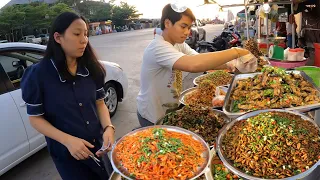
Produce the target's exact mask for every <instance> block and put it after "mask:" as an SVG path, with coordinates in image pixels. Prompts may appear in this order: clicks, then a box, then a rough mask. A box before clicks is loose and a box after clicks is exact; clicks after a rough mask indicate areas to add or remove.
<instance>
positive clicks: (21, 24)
mask: <svg viewBox="0 0 320 180" xmlns="http://www.w3.org/2000/svg"><path fill="white" fill-rule="evenodd" d="M66 11H72V9H71V8H70V7H69V6H68V5H66V4H63V3H57V4H55V5H54V6H52V7H49V6H48V4H45V3H31V4H27V5H14V6H9V7H7V8H4V9H2V11H1V12H0V34H8V33H10V34H11V37H14V38H11V39H12V40H13V41H15V40H17V38H18V36H23V34H30V33H31V34H35V35H36V34H37V32H38V33H39V30H40V29H42V28H43V29H47V28H49V26H50V24H51V22H52V21H53V19H54V18H55V17H56V16H58V15H59V14H61V13H62V12H66ZM14 31H15V34H14ZM18 32H19V33H18ZM18 34H19V35H18Z"/></svg>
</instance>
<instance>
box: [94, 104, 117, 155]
mask: <svg viewBox="0 0 320 180" xmlns="http://www.w3.org/2000/svg"><path fill="white" fill-rule="evenodd" d="M96 105H97V110H98V115H99V119H100V123H101V126H102V128H103V129H104V130H105V132H103V143H104V146H107V145H108V144H109V143H110V146H109V148H108V150H107V151H110V150H111V148H112V145H113V143H114V133H115V131H114V129H113V128H111V127H108V128H107V129H105V128H106V127H107V126H108V125H112V123H111V120H110V114H109V110H108V108H107V106H106V104H105V103H104V100H103V99H102V100H97V101H96ZM104 153H105V152H101V151H98V152H96V155H97V156H101V155H103V154H104Z"/></svg>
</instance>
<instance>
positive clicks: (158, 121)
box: [155, 109, 231, 150]
mask: <svg viewBox="0 0 320 180" xmlns="http://www.w3.org/2000/svg"><path fill="white" fill-rule="evenodd" d="M179 111H182V109H180V110H177V111H175V112H179ZM211 111H213V112H214V113H215V114H218V115H221V116H222V118H223V119H224V121H225V125H224V126H226V124H228V123H229V122H230V121H231V119H230V118H229V117H228V116H226V115H225V114H224V113H223V112H222V111H220V110H217V109H211ZM171 113H174V112H171ZM167 115H168V114H167ZM167 115H165V116H164V117H162V118H160V119H158V120H157V121H156V123H155V125H163V123H164V122H163V121H164V118H165V117H166V116H167ZM171 126H172V125H171ZM222 129H223V128H222ZM220 130H221V129H220ZM218 134H219V132H218ZM207 143H208V142H207ZM208 144H209V143H208ZM209 147H210V149H211V150H212V149H213V148H214V145H212V144H209Z"/></svg>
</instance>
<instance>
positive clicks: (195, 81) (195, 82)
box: [193, 73, 234, 86]
mask: <svg viewBox="0 0 320 180" xmlns="http://www.w3.org/2000/svg"><path fill="white" fill-rule="evenodd" d="M209 74H210V73H208V74H203V75H201V76H198V77H196V78H194V80H193V84H194V85H196V86H199V84H198V83H197V80H198V79H199V78H202V77H204V76H208V75H209ZM230 75H231V76H232V77H233V76H234V75H233V74H230ZM229 84H230V83H229ZM229 84H223V85H221V86H228V85H229Z"/></svg>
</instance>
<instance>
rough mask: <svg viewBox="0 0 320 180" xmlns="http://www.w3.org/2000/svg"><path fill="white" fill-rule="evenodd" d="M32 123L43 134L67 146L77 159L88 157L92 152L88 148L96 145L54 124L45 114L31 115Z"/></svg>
mask: <svg viewBox="0 0 320 180" xmlns="http://www.w3.org/2000/svg"><path fill="white" fill-rule="evenodd" d="M29 120H30V124H31V125H32V127H33V128H35V129H36V130H37V131H39V132H40V133H41V134H43V135H45V136H47V137H49V138H51V139H53V140H56V141H58V142H59V143H61V144H63V145H64V146H66V147H67V148H68V150H69V152H70V154H71V155H72V156H73V157H74V158H75V159H77V160H82V159H87V158H88V156H89V155H92V152H91V151H90V150H89V149H88V148H87V147H89V148H93V147H94V146H93V145H92V144H90V143H89V142H87V141H86V140H84V139H80V138H77V137H74V136H71V135H69V134H67V133H65V132H63V131H60V130H59V129H57V128H55V127H54V126H52V125H51V124H50V123H49V122H48V121H47V120H45V119H44V117H43V116H30V117H29Z"/></svg>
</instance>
